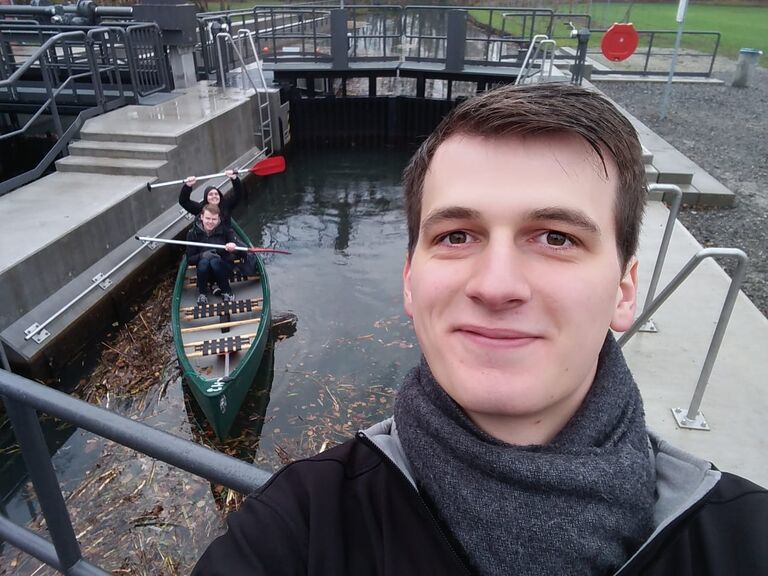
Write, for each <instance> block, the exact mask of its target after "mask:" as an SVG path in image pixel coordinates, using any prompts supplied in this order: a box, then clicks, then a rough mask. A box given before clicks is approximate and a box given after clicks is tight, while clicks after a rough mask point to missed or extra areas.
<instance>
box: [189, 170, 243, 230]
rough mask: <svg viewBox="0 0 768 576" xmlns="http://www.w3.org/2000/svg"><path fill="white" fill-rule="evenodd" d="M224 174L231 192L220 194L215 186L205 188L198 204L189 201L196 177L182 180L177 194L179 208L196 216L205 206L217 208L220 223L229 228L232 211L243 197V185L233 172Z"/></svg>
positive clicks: (228, 171) (229, 171)
mask: <svg viewBox="0 0 768 576" xmlns="http://www.w3.org/2000/svg"><path fill="white" fill-rule="evenodd" d="M225 174H226V175H227V178H229V179H230V180H231V181H232V191H231V192H230V193H228V194H222V192H221V190H219V189H218V188H216V186H206V188H205V192H203V199H202V200H201V201H200V202H196V201H195V200H192V199H191V195H192V188H194V186H195V184H196V183H197V177H195V176H188V177H187V178H186V179H185V180H184V185H183V186H182V187H181V191H180V192H179V204H181V207H182V208H184V210H186V211H187V212H189V213H190V214H194V215H195V216H198V215H199V214H200V213H201V212H202V211H203V206H205V205H206V204H210V205H212V206H218V207H219V211H220V213H221V222H222V223H223V224H224V225H225V226H230V221H231V219H232V211H233V210H234V209H235V207H236V206H237V204H238V202H240V198H241V197H242V196H243V184H242V182H241V181H240V178H239V177H238V175H237V172H235V171H234V170H227V171H226V172H225Z"/></svg>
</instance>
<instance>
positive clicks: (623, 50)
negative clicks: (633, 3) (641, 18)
mask: <svg viewBox="0 0 768 576" xmlns="http://www.w3.org/2000/svg"><path fill="white" fill-rule="evenodd" d="M639 41H640V37H639V36H638V34H637V30H635V26H634V25H633V24H621V23H618V22H617V23H615V24H614V25H613V26H611V27H610V28H608V31H607V32H606V33H605V34H604V35H603V41H602V42H600V50H602V52H603V56H605V57H606V58H608V60H611V61H612V62H620V61H622V60H626V59H627V58H629V57H630V56H632V54H634V53H635V50H637V44H638V42H639Z"/></svg>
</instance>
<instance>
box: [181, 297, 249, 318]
mask: <svg viewBox="0 0 768 576" xmlns="http://www.w3.org/2000/svg"><path fill="white" fill-rule="evenodd" d="M259 304H261V298H258V299H256V298H252V299H248V300H235V301H234V302H211V303H208V304H197V305H195V306H188V307H185V308H181V312H182V314H183V315H184V320H198V319H200V318H211V317H213V316H225V315H227V314H244V313H246V312H259V311H261V306H259Z"/></svg>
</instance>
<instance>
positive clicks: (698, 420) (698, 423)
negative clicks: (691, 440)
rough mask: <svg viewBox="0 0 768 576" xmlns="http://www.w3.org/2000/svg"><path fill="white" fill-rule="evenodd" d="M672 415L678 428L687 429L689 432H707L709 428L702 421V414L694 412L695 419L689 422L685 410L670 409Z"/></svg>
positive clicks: (703, 420) (705, 422)
mask: <svg viewBox="0 0 768 576" xmlns="http://www.w3.org/2000/svg"><path fill="white" fill-rule="evenodd" d="M672 415H673V416H674V417H675V420H677V425H678V426H680V428H688V429H689V430H702V431H704V432H709V431H710V430H711V428H710V427H709V424H707V421H706V420H705V419H704V414H702V413H701V412H696V417H695V418H694V419H693V420H691V419H690V418H688V416H687V413H686V410H685V408H672Z"/></svg>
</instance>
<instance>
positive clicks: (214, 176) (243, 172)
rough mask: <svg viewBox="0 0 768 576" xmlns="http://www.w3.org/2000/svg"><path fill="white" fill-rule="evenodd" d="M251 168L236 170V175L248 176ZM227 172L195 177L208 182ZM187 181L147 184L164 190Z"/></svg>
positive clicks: (148, 186) (150, 187)
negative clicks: (164, 187)
mask: <svg viewBox="0 0 768 576" xmlns="http://www.w3.org/2000/svg"><path fill="white" fill-rule="evenodd" d="M250 171H251V169H250V168H245V169H243V170H234V172H235V174H247V173H248V172H250ZM226 175H227V173H226V172H218V173H216V174H206V175H204V176H195V178H197V179H198V180H208V179H209V178H217V177H219V176H226ZM185 181H186V178H184V179H182V180H171V181H170V182H160V183H159V184H147V188H149V189H150V190H151V189H152V188H162V187H163V186H178V185H179V184H184V182H185Z"/></svg>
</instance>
